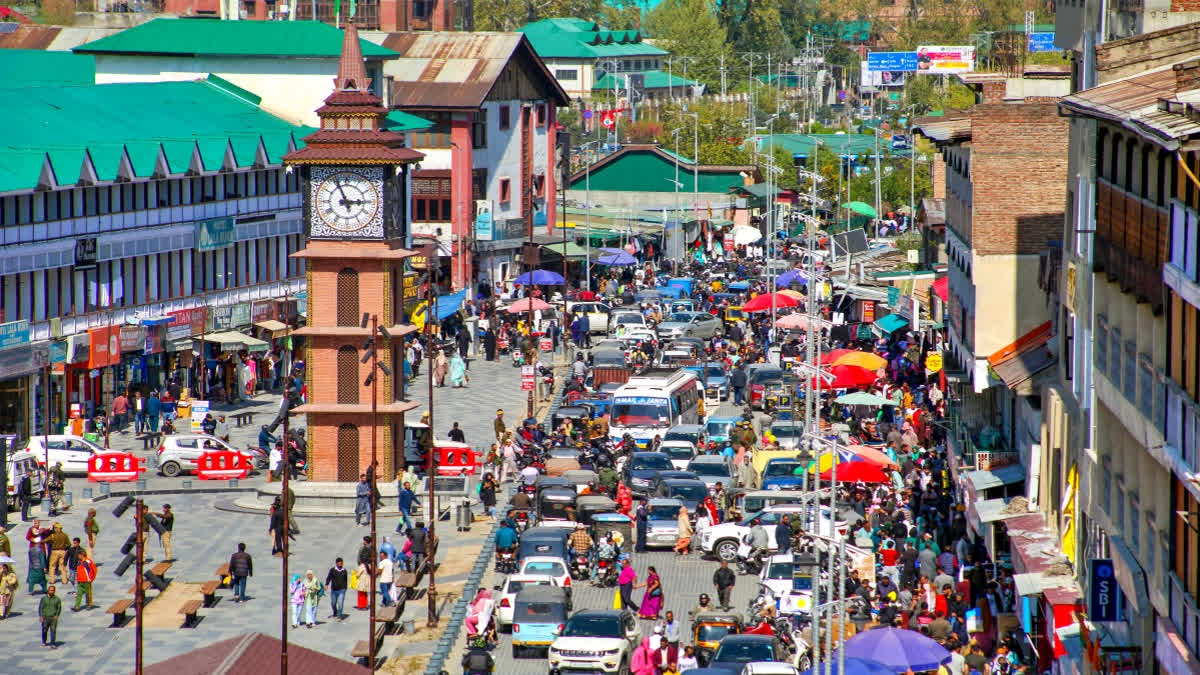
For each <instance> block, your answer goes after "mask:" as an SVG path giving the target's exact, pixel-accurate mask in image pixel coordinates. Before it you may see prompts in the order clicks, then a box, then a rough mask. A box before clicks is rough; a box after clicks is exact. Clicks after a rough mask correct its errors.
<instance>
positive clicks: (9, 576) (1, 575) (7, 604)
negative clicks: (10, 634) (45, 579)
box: [0, 564, 21, 619]
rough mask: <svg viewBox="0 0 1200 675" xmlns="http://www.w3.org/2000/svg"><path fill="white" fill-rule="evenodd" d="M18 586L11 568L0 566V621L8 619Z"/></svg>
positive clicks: (18, 583)
mask: <svg viewBox="0 0 1200 675" xmlns="http://www.w3.org/2000/svg"><path fill="white" fill-rule="evenodd" d="M20 585H21V583H20V582H19V581H17V575H16V573H15V572H13V569H12V567H10V566H9V565H7V564H4V565H0V619H5V618H7V617H8V613H9V611H11V610H12V605H13V597H15V596H16V594H17V587H18V586H20Z"/></svg>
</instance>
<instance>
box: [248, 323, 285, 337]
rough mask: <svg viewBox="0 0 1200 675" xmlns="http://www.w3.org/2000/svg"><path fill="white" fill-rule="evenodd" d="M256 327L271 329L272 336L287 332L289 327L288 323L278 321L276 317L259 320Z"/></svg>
mask: <svg viewBox="0 0 1200 675" xmlns="http://www.w3.org/2000/svg"><path fill="white" fill-rule="evenodd" d="M254 327H255V328H261V329H263V330H265V331H270V333H271V337H279V334H280V333H285V332H287V329H288V325H287V324H286V323H284V322H282V321H277V320H275V319H267V320H266V321H259V322H258V323H256V324H254Z"/></svg>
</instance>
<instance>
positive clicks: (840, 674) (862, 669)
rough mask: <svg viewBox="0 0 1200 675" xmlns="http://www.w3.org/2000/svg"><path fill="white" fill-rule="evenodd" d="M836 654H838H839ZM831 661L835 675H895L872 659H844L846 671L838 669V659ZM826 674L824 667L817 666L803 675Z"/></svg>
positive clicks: (834, 658) (832, 658)
mask: <svg viewBox="0 0 1200 675" xmlns="http://www.w3.org/2000/svg"><path fill="white" fill-rule="evenodd" d="M834 653H835V654H836V653H837V652H834ZM830 660H831V661H832V673H833V675H895V671H893V670H892V669H891V668H889V667H888V666H885V665H883V664H882V663H880V662H878V661H871V660H870V659H858V658H854V657H852V656H851V657H847V658H845V659H842V662H843V663H844V664H845V670H842V669H841V668H839V667H838V662H837V658H836V657H830ZM824 672H825V668H824V666H817V667H816V668H813V669H812V670H806V671H804V672H803V673H802V674H801V675H823V674H824Z"/></svg>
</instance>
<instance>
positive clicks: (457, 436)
mask: <svg viewBox="0 0 1200 675" xmlns="http://www.w3.org/2000/svg"><path fill="white" fill-rule="evenodd" d="M446 438H449V439H450V440H452V441H454V442H455V443H466V442H467V435H466V434H464V433H463V430H462V429H460V428H459V426H458V422H455V423H454V426H452V427H450V431H447V432H446Z"/></svg>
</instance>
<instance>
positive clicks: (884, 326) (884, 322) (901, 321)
mask: <svg viewBox="0 0 1200 675" xmlns="http://www.w3.org/2000/svg"><path fill="white" fill-rule="evenodd" d="M907 325H908V320H907V319H905V318H904V317H902V316H900V315H899V314H888V315H887V316H885V317H883V318H881V319H879V320H878V321H876V322H875V323H874V326H875V329H876V330H878V331H880V332H882V333H883V334H884V335H891V334H892V333H895V332H896V331H898V330H900V329H901V328H904V327H905V326H907Z"/></svg>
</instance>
